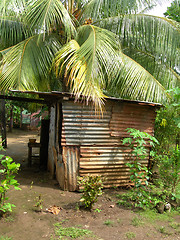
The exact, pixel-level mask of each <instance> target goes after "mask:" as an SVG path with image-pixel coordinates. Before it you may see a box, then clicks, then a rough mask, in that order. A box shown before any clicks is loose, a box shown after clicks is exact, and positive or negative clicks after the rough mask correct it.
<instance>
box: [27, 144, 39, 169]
mask: <svg viewBox="0 0 180 240" xmlns="http://www.w3.org/2000/svg"><path fill="white" fill-rule="evenodd" d="M40 147H41V144H40V143H37V142H35V143H31V142H29V143H28V166H29V167H31V165H32V158H38V159H39V158H40ZM33 148H39V154H38V155H33V153H32V152H33V151H32V149H33Z"/></svg>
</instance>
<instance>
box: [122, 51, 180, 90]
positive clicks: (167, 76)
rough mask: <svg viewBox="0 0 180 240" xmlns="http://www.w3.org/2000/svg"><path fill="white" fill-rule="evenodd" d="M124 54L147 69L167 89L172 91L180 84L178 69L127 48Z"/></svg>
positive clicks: (149, 55)
mask: <svg viewBox="0 0 180 240" xmlns="http://www.w3.org/2000/svg"><path fill="white" fill-rule="evenodd" d="M123 52H124V53H125V54H126V55H127V56H129V57H131V58H132V59H133V60H134V61H136V62H137V63H139V64H140V65H141V66H142V67H143V68H145V69H146V70H147V71H148V72H149V73H150V74H151V75H153V77H154V78H155V79H157V80H158V82H160V83H161V85H162V86H164V87H165V89H171V88H174V87H176V86H178V84H180V75H178V73H176V69H178V68H177V67H174V68H171V67H169V66H168V64H166V62H161V61H157V60H156V57H155V56H153V55H152V54H149V53H147V52H142V51H139V50H137V49H135V48H134V49H130V48H128V47H127V48H125V49H123Z"/></svg>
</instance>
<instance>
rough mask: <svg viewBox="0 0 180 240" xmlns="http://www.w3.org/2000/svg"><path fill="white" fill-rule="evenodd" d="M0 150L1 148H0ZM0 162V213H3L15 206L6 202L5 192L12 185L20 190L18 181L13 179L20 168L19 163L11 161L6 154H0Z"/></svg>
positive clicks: (10, 210)
mask: <svg viewBox="0 0 180 240" xmlns="http://www.w3.org/2000/svg"><path fill="white" fill-rule="evenodd" d="M0 150H2V149H1V148H0ZM0 163H1V165H2V169H0V174H1V176H2V180H1V182H0V214H2V215H3V214H5V213H7V212H12V208H13V207H15V205H14V204H11V203H9V202H7V200H8V199H9V198H8V197H7V196H6V194H7V192H8V190H9V189H10V187H14V189H15V190H21V189H20V188H19V183H18V181H17V180H15V174H16V173H17V172H18V170H19V168H20V164H19V163H15V162H13V159H12V158H11V157H8V156H4V155H0Z"/></svg>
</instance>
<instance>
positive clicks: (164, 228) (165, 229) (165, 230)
mask: <svg viewBox="0 0 180 240" xmlns="http://www.w3.org/2000/svg"><path fill="white" fill-rule="evenodd" d="M157 230H158V231H159V232H160V233H162V234H164V235H171V234H172V233H170V232H168V230H167V228H166V227H164V226H161V227H159V228H158V229H157Z"/></svg>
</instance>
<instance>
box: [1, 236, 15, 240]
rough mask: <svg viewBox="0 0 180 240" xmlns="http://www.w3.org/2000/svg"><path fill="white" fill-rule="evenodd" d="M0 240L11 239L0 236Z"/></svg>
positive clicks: (10, 239)
mask: <svg viewBox="0 0 180 240" xmlns="http://www.w3.org/2000/svg"><path fill="white" fill-rule="evenodd" d="M0 240H12V238H11V237H4V236H0Z"/></svg>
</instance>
